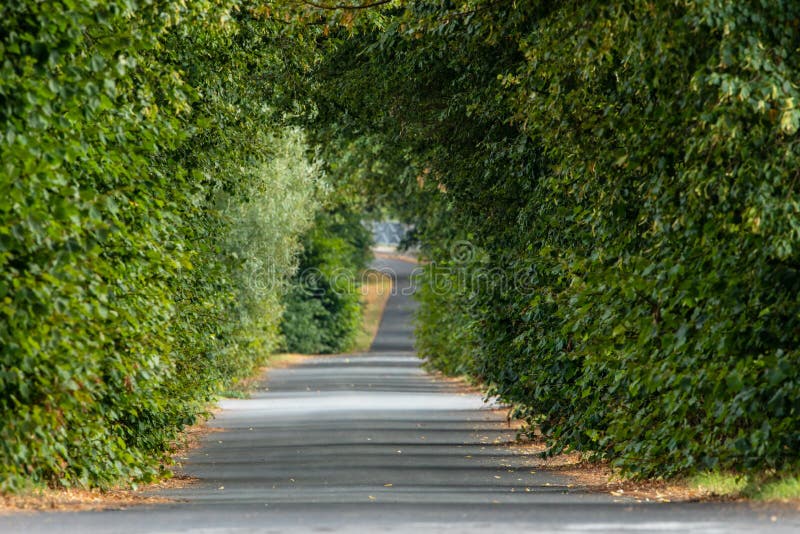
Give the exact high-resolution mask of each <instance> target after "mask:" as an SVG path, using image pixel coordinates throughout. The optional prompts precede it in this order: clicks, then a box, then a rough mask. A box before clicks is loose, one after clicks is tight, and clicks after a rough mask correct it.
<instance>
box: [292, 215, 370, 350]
mask: <svg viewBox="0 0 800 534" xmlns="http://www.w3.org/2000/svg"><path fill="white" fill-rule="evenodd" d="M370 242H371V236H370V234H369V232H368V231H367V229H366V228H365V227H364V226H363V225H362V224H361V221H360V219H359V217H358V214H356V213H354V212H352V211H349V210H347V209H346V208H340V209H338V210H336V211H329V212H322V213H321V214H320V215H318V216H317V220H316V224H315V226H314V228H313V229H312V230H311V231H310V232H309V233H307V234H306V235H305V236H304V238H303V253H302V254H301V256H300V265H299V268H298V270H297V274H296V275H295V277H294V279H293V282H292V283H293V286H292V289H291V291H290V292H289V293H288V294H287V297H286V300H285V305H286V311H285V312H284V316H283V322H282V324H281V330H282V332H283V335H284V337H285V350H287V351H289V352H301V353H311V354H314V353H333V352H342V351H345V350H348V349H349V348H350V347H351V346H352V344H353V342H354V341H355V336H356V333H357V332H358V329H359V328H360V327H361V301H360V291H359V288H360V274H361V272H362V271H363V270H364V269H366V267H367V261H368V259H369V255H370V254H371V253H370V249H369V245H370Z"/></svg>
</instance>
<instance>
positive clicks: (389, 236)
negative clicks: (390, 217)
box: [364, 221, 414, 248]
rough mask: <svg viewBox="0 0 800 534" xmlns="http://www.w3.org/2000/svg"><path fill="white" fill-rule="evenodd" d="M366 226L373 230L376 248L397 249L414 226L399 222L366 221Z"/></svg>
mask: <svg viewBox="0 0 800 534" xmlns="http://www.w3.org/2000/svg"><path fill="white" fill-rule="evenodd" d="M364 225H365V226H366V227H367V228H370V229H371V230H372V239H373V241H374V242H375V246H378V247H393V248H397V246H398V245H399V244H400V242H401V241H402V240H403V238H404V237H405V236H406V235H407V234H408V232H409V231H411V230H413V228H414V227H413V226H411V225H409V224H405V223H401V222H399V221H364Z"/></svg>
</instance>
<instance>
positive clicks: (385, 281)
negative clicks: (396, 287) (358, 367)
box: [352, 269, 392, 352]
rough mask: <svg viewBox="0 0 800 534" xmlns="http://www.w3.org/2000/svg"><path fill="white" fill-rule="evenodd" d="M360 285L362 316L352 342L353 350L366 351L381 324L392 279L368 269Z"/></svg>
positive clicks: (390, 291) (390, 290)
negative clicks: (359, 326)
mask: <svg viewBox="0 0 800 534" xmlns="http://www.w3.org/2000/svg"><path fill="white" fill-rule="evenodd" d="M363 280H364V283H363V284H362V286H361V304H362V307H363V316H362V324H361V328H359V330H358V334H357V335H356V340H355V342H354V343H353V348H352V350H353V351H354V352H367V351H368V350H369V347H370V346H371V345H372V342H373V341H374V340H375V336H376V335H377V333H378V327H379V326H380V324H381V317H383V310H384V308H385V307H386V302H387V301H388V300H389V296H390V295H391V293H392V279H391V277H389V276H388V275H386V274H384V273H381V272H379V271H375V270H372V269H368V270H367V271H366V272H365V273H364V276H363Z"/></svg>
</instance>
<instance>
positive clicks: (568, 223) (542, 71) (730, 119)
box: [315, 0, 800, 476]
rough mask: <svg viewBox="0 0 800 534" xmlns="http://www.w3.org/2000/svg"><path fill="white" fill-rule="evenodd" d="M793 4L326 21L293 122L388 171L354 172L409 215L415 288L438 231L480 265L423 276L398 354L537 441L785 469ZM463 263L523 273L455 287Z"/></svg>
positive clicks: (434, 11) (621, 454)
mask: <svg viewBox="0 0 800 534" xmlns="http://www.w3.org/2000/svg"><path fill="white" fill-rule="evenodd" d="M798 9H800V7H798V4H797V3H796V2H776V3H774V4H769V5H768V4H766V3H759V2H735V3H731V2H727V3H726V2H715V1H707V2H706V1H700V2H688V1H687V2H683V1H679V2H661V3H659V2H655V3H653V2H646V1H644V0H641V1H640V0H630V1H624V2H572V3H569V2H568V3H564V2H546V1H534V2H525V3H499V4H498V3H495V2H491V1H489V0H486V1H478V2H453V3H449V4H432V3H430V2H409V3H407V4H406V5H404V8H403V9H402V10H396V11H394V12H389V11H386V12H384V15H385V16H386V20H385V21H383V22H382V24H381V25H379V26H377V27H370V26H369V25H368V24H365V25H364V26H363V27H362V28H361V33H356V34H355V36H350V35H348V36H342V37H341V39H340V43H339V47H338V48H337V49H335V53H333V54H331V55H330V57H328V58H326V62H325V63H324V64H323V65H321V66H320V68H319V69H318V72H319V76H320V77H322V78H325V79H326V82H327V83H320V84H319V86H318V87H319V89H318V91H319V93H320V95H319V100H320V104H319V109H320V114H319V117H318V120H319V121H320V123H321V124H322V125H324V128H320V129H318V130H317V133H315V136H316V137H317V138H319V140H320V141H322V142H327V140H328V139H329V138H332V139H340V141H338V142H337V144H336V145H335V146H343V147H349V146H359V141H358V140H370V143H369V146H370V147H372V148H374V151H373V152H372V153H368V154H365V155H364V156H363V157H362V158H361V161H362V162H363V164H362V165H361V166H362V167H363V168H365V169H376V168H379V166H378V165H375V164H372V161H373V160H375V159H377V156H376V154H375V152H376V151H377V152H380V154H382V161H383V162H385V163H386V164H387V165H392V168H391V169H390V170H388V171H381V172H380V173H379V174H378V173H374V174H375V175H374V176H373V175H370V174H368V173H366V172H365V173H364V174H363V175H361V176H360V177H359V179H361V180H369V181H371V183H369V184H364V185H362V187H371V188H374V189H375V193H374V194H376V195H380V196H381V197H382V198H391V199H394V200H395V201H396V202H397V203H398V206H399V208H398V209H401V210H405V212H406V213H408V214H409V215H410V216H411V219H412V221H411V222H413V223H414V224H415V226H416V228H417V229H418V233H419V235H420V237H421V240H422V245H423V250H425V251H426V253H427V255H428V258H429V259H430V260H431V262H432V264H431V267H429V269H428V270H429V277H428V279H429V280H431V279H433V278H432V274H431V273H432V272H433V270H434V269H435V268H436V267H435V266H434V265H439V266H441V267H451V266H452V265H453V256H452V251H451V250H450V247H451V245H452V244H453V243H454V242H455V241H457V240H458V239H462V238H464V237H465V236H468V237H466V239H468V240H469V241H470V243H471V244H472V246H473V247H474V249H475V250H476V252H477V253H478V256H480V261H475V262H471V263H467V264H464V265H462V266H460V267H459V269H460V271H459V272H460V274H457V273H456V272H455V271H454V272H453V274H450V275H448V276H450V277H451V278H452V279H453V281H454V282H456V283H454V284H452V288H451V289H449V290H447V291H443V292H435V291H432V290H431V289H426V288H423V289H422V290H421V292H420V295H421V299H422V309H421V312H420V321H419V322H420V326H419V330H418V333H419V336H418V339H419V347H420V352H421V353H422V354H423V355H425V356H426V357H428V358H429V360H430V361H431V362H432V363H433V364H434V365H438V366H440V367H441V368H442V369H444V370H447V371H448V372H462V371H463V370H464V369H468V370H470V372H472V373H474V374H475V375H476V376H477V377H478V378H480V379H481V380H482V381H483V383H484V384H486V386H487V389H488V391H489V392H490V393H493V394H497V395H499V397H500V398H501V399H502V400H504V401H507V402H510V403H513V404H515V405H517V406H519V407H520V409H521V411H522V412H524V413H525V414H527V416H528V418H529V421H530V422H531V424H535V425H538V426H539V428H541V430H542V431H543V433H544V435H545V436H546V437H547V438H548V439H549V441H550V443H551V445H552V446H553V447H552V449H551V450H552V452H558V451H561V450H564V449H574V450H580V451H586V452H590V453H593V454H594V455H596V456H599V457H604V458H607V459H610V460H611V461H612V462H613V464H614V465H616V466H618V467H620V468H622V469H623V470H624V471H625V472H627V473H628V474H632V475H636V476H670V475H675V474H678V473H685V472H692V471H697V470H706V469H734V470H742V469H744V470H748V469H751V470H759V469H778V470H780V469H795V468H797V467H798V464H799V463H800V457H799V456H798V451H800V441H798V440H800V433H798V431H797V430H798V428H800V405H798V402H797V399H798V398H800V397H799V396H798V393H800V365H798V362H799V361H800V353H799V352H798V346H800V328H798V326H799V324H798V317H800V314H799V312H800V301H798V295H799V294H800V293H798V289H799V288H800V286H799V285H798V284H799V283H800V277H798V273H799V272H800V271H798V266H800V262H798V251H799V250H800V232H798V224H797V220H798V218H797V214H798V206H800V194H799V193H798V188H797V172H796V171H797V168H798V166H800V137H798V129H799V128H800V110H799V109H798V107H797V102H798V101H800V100H798V99H800V93H799V91H798V87H797V84H796V74H797V72H800V64H798V58H800V55H798V54H797V53H796V52H797V50H798V47H799V46H800V31H799V30H798V26H797V20H798V19H800V11H798ZM376 79H380V80H382V83H381V84H375V83H374V80H376ZM342 138H344V140H345V141H342V140H341V139H342ZM331 146H334V145H331ZM346 156H347V157H348V158H350V159H352V157H353V156H352V152H347V153H346ZM398 159H399V161H398ZM350 166H353V167H355V166H357V164H356V163H354V162H352V161H351V162H350ZM392 187H393V188H394V190H395V191H394V194H389V193H386V191H385V189H386V188H392ZM484 272H492V273H501V274H502V275H503V276H501V277H499V278H497V277H495V279H503V278H505V279H523V280H528V283H527V284H526V287H527V289H525V290H524V291H523V290H519V289H518V288H516V287H515V286H513V285H508V284H494V283H489V284H485V285H483V286H480V287H478V288H477V289H473V288H471V287H469V286H466V285H464V284H463V283H462V282H460V281H459V277H461V276H462V275H463V276H464V277H465V278H466V279H467V280H470V279H473V278H475V277H476V276H479V275H480V274H481V273H484Z"/></svg>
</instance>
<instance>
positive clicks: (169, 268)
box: [0, 0, 318, 490]
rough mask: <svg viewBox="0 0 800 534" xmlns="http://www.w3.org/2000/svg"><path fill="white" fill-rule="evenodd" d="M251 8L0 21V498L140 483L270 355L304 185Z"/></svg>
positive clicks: (268, 46) (276, 47)
mask: <svg viewBox="0 0 800 534" xmlns="http://www.w3.org/2000/svg"><path fill="white" fill-rule="evenodd" d="M258 7H259V4H257V3H252V4H250V3H249V2H237V1H222V2H218V1H210V0H159V1H156V2H128V1H115V0H87V1H80V2H76V1H71V0H63V1H40V0H20V1H15V2H5V3H4V4H3V5H2V7H0V162H2V164H1V165H2V167H0V265H2V269H0V349H1V351H2V352H1V353H0V490H17V489H20V488H22V487H24V486H25V485H28V484H42V483H46V484H51V485H64V486H71V485H76V484H78V485H88V486H105V485H108V484H112V483H115V482H116V481H120V480H121V481H127V480H148V479H150V478H151V477H152V476H154V475H156V474H157V473H158V471H159V469H160V468H161V464H162V461H163V460H164V454H165V451H166V450H167V448H168V446H169V443H170V441H171V440H173V439H174V438H175V437H176V435H177V432H178V431H179V430H180V429H181V428H182V427H183V425H185V424H188V423H191V422H193V421H194V420H195V418H196V416H197V415H198V414H199V413H201V412H203V411H204V410H205V404H206V402H207V401H208V400H209V399H210V398H212V396H213V395H214V394H215V392H216V391H218V390H219V388H220V387H221V386H222V385H223V384H224V383H226V382H229V381H231V380H234V379H235V378H236V377H238V376H241V375H243V374H246V373H248V372H249V371H250V370H251V369H252V368H253V366H254V365H256V364H257V363H258V361H259V360H260V359H261V358H263V357H264V355H266V354H267V353H268V352H269V351H271V350H274V349H275V348H276V346H277V343H278V339H279V326H278V322H279V318H280V314H281V311H282V303H281V300H282V295H283V293H284V291H285V290H286V288H287V287H288V284H287V282H288V279H289V277H290V276H291V274H292V273H293V272H294V268H295V266H296V259H295V256H296V253H297V252H298V250H299V236H300V235H301V234H302V233H303V232H305V231H306V230H307V229H308V228H309V227H310V224H311V222H312V218H313V213H314V210H315V209H316V200H315V199H316V197H317V195H316V191H317V189H318V186H317V171H316V168H315V167H314V165H312V164H310V163H309V162H308V159H307V156H306V146H305V140H304V137H303V134H302V133H301V132H300V131H299V130H296V129H292V128H288V127H286V126H285V125H284V120H283V114H284V111H283V110H285V109H292V105H291V103H292V101H293V99H294V98H295V96H294V93H295V89H294V88H293V85H292V84H293V80H292V78H291V75H286V76H284V75H283V73H284V72H286V73H296V72H300V71H302V67H301V66H300V65H302V64H304V63H305V62H306V61H307V57H306V49H305V48H304V47H302V46H299V45H297V46H294V47H292V48H291V50H286V49H285V46H284V45H285V42H286V39H292V38H293V37H292V35H291V33H290V32H292V31H294V30H293V29H292V28H290V27H287V26H286V25H285V24H283V23H281V22H277V21H273V20H271V19H269V18H268V17H264V16H262V15H263V14H262V15H260V14H259V12H258V9H257V8H258ZM294 109H297V107H295V108H294Z"/></svg>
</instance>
